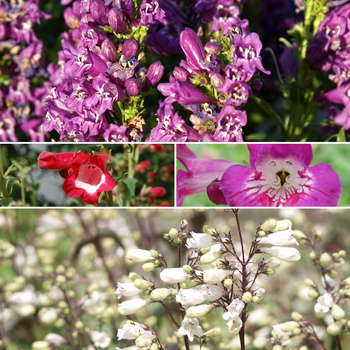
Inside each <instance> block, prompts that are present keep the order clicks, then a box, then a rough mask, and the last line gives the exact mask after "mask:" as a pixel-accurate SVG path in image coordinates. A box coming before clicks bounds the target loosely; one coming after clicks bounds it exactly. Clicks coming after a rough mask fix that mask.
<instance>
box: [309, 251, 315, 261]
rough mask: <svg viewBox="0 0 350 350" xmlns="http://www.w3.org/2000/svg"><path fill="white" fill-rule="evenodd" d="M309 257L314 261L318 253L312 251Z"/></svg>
mask: <svg viewBox="0 0 350 350" xmlns="http://www.w3.org/2000/svg"><path fill="white" fill-rule="evenodd" d="M309 257H310V259H312V260H314V259H315V258H316V253H315V252H314V251H312V252H311V253H310V254H309Z"/></svg>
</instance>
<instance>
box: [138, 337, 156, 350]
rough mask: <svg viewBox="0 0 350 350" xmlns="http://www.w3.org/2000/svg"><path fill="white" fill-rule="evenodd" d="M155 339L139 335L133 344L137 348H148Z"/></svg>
mask: <svg viewBox="0 0 350 350" xmlns="http://www.w3.org/2000/svg"><path fill="white" fill-rule="evenodd" d="M155 338H156V336H155V335H152V336H149V335H140V336H139V337H138V338H137V339H136V340H135V344H136V346H137V347H138V348H148V347H150V346H151V345H152V342H153V340H154V339H155Z"/></svg>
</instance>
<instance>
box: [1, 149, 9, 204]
mask: <svg viewBox="0 0 350 350" xmlns="http://www.w3.org/2000/svg"><path fill="white" fill-rule="evenodd" d="M0 184H1V189H2V195H3V197H4V198H8V197H9V194H8V193H7V189H6V183H5V178H4V169H3V165H2V152H1V146H0Z"/></svg>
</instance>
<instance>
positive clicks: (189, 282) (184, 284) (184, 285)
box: [180, 280, 198, 289]
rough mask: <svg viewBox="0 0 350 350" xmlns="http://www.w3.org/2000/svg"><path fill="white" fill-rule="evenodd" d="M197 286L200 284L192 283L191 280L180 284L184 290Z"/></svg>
mask: <svg viewBox="0 0 350 350" xmlns="http://www.w3.org/2000/svg"><path fill="white" fill-rule="evenodd" d="M196 285H198V283H197V282H195V281H191V280H185V281H182V282H180V287H181V288H182V289H190V288H193V287H195V286H196Z"/></svg>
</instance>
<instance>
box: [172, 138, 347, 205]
mask: <svg viewBox="0 0 350 350" xmlns="http://www.w3.org/2000/svg"><path fill="white" fill-rule="evenodd" d="M248 150H249V151H250V168H249V167H247V166H244V165H240V164H235V163H234V162H231V161H228V160H217V159H214V160H211V159H198V158H197V157H196V155H195V154H194V153H193V152H192V151H190V150H189V149H188V148H187V146H185V145H179V146H178V153H177V154H178V159H179V160H180V161H181V162H182V163H183V165H184V166H185V167H186V170H187V171H186V172H185V171H183V170H181V169H179V170H178V175H177V191H178V192H177V204H178V205H182V203H183V200H184V198H185V197H186V196H188V195H191V194H195V193H200V192H205V191H206V192H207V194H208V197H209V199H210V200H211V201H212V202H214V203H215V204H228V205H229V206H233V207H234V206H251V207H255V206H304V207H321V206H336V205H337V204H338V202H339V199H340V196H341V191H342V187H341V183H340V180H339V176H338V174H337V173H336V172H335V171H334V170H333V169H332V167H331V166H330V165H329V164H325V163H322V164H317V165H315V166H313V167H310V163H311V161H312V147H311V145H310V144H304V145H293V144H290V145H287V144H286V145H284V144H283V145H282V144H275V145H273V144H271V145H263V144H256V145H255V144H250V145H248Z"/></svg>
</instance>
